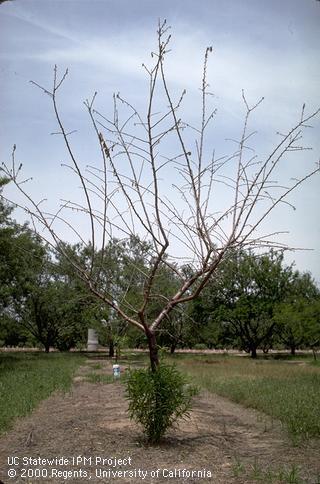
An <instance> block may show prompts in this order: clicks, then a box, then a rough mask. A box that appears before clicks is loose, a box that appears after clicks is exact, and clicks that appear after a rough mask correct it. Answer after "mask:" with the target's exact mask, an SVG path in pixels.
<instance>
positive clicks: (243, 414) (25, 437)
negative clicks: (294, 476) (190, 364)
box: [0, 359, 320, 484]
mask: <svg viewBox="0 0 320 484" xmlns="http://www.w3.org/2000/svg"><path fill="white" fill-rule="evenodd" d="M95 363H97V361H92V360H88V361H87V363H86V366H84V367H82V368H80V370H79V372H78V374H77V375H76V377H75V380H74V385H73V387H72V390H71V391H70V392H69V393H67V394H65V395H64V394H54V395H52V396H51V397H50V398H48V399H47V400H45V401H43V402H42V403H41V404H40V405H39V406H38V407H37V409H36V410H34V411H33V413H32V414H31V415H29V416H28V417H26V418H23V419H20V420H19V421H18V422H17V423H16V424H15V426H14V428H13V429H12V430H11V431H9V432H7V433H6V434H4V435H3V436H2V439H1V440H0V479H1V480H2V482H3V483H4V484H7V483H8V482H15V483H32V484H33V483H38V484H39V483H41V484H45V483H57V484H60V483H68V482H72V483H79V484H82V483H86V482H91V483H98V482H99V483H111V482H121V483H140V482H147V483H164V482H166V483H170V482H177V483H188V484H192V483H209V482H213V483H215V484H220V483H225V484H229V483H230V484H232V483H239V484H242V483H253V482H263V483H265V482H274V483H276V482H279V483H280V482H296V481H294V480H292V481H288V480H283V478H281V477H280V474H279V472H280V471H279V470H281V469H282V470H284V469H288V470H290V469H291V470H292V469H299V474H300V475H302V476H303V478H304V482H308V483H312V484H316V483H318V482H319V476H320V459H319V455H320V452H319V450H320V445H319V442H313V443H309V444H308V445H306V446H302V447H301V446H300V447H294V446H293V445H292V443H291V442H290V440H289V439H288V437H287V435H286V434H285V432H284V431H282V430H281V426H280V424H279V423H278V422H274V421H273V422H271V421H270V419H269V418H268V417H266V416H265V415H264V414H261V413H258V412H256V411H253V410H250V409H246V408H243V407H242V406H240V405H237V404H234V403H232V402H230V401H229V400H227V399H224V398H222V397H219V396H217V395H213V394H209V393H207V392H202V393H201V394H200V396H198V397H197V398H196V399H195V405H194V409H193V411H192V415H191V418H190V419H189V420H187V421H182V422H181V423H180V424H179V426H178V427H177V428H176V429H173V430H171V431H170V432H169V433H168V435H167V436H166V438H165V439H164V441H163V443H162V444H161V445H160V446H157V447H152V446H148V445H146V444H145V443H144V441H143V438H142V434H141V429H139V428H138V427H137V425H136V424H134V423H132V422H131V421H130V420H129V418H128V416H127V402H126V400H125V397H124V389H123V386H122V385H121V383H120V382H119V381H117V382H114V383H111V384H101V383H95V384H93V383H88V382H86V381H85V375H86V373H88V371H90V368H91V369H92V365H94V364H95ZM99 363H100V364H102V368H101V369H99V370H95V371H96V372H97V373H103V374H109V375H110V374H111V363H110V361H106V360H103V359H101V360H99ZM91 371H92V370H91ZM13 457H15V458H18V459H16V461H15V462H12V461H11V462H10V463H8V458H13ZM39 457H40V458H41V459H54V458H58V459H59V458H61V457H64V458H65V459H66V460H65V462H64V463H62V462H61V461H60V462H58V463H57V464H56V463H51V464H50V463H48V462H40V463H39V462H38V461H32V462H31V463H28V465H24V464H26V460H23V459H24V458H25V459H26V458H28V459H29V458H32V459H38V458H39ZM84 457H86V458H87V460H86V461H84ZM73 458H74V461H73V460H72V459H73ZM77 459H78V460H77ZM96 459H97V460H96ZM102 459H106V460H105V462H103V461H102ZM107 459H110V460H109V461H107ZM116 459H118V460H117V461H115V460H116ZM28 462H29V461H28ZM14 464H17V465H14ZM9 469H11V472H12V469H14V471H15V472H16V477H13V478H9V477H8V472H9ZM28 469H29V471H28ZM36 469H38V471H36ZM158 469H159V471H158V474H157V470H158ZM192 471H193V473H192ZM28 472H29V476H28ZM67 472H69V474H67ZM120 472H122V475H121V474H120ZM268 472H269V474H267V473H268ZM37 473H38V474H39V473H40V475H41V476H42V477H41V476H40V477H36V474H37ZM59 473H60V474H59ZM271 473H272V475H273V479H272V480H271V478H270V480H267V476H268V475H269V476H270V475H271ZM210 474H211V475H210ZM276 476H278V477H276ZM317 476H318V477H317Z"/></svg>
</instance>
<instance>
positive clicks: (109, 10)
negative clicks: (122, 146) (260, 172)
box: [0, 0, 320, 283]
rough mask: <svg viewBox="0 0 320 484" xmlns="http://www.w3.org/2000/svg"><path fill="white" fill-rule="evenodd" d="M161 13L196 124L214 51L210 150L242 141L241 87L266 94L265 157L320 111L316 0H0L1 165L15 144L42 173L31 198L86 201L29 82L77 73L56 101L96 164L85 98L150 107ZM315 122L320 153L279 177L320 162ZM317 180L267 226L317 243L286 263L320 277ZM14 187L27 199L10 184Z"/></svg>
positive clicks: (173, 81)
mask: <svg viewBox="0 0 320 484" xmlns="http://www.w3.org/2000/svg"><path fill="white" fill-rule="evenodd" d="M159 18H161V19H166V20H167V23H168V25H170V26H171V34H172V41H171V52H170V54H169V56H168V61H167V79H168V83H169V84H170V88H171V89H172V91H173V93H174V94H177V93H179V92H181V91H182V90H183V89H186V90H187V95H186V100H185V104H184V108H183V115H184V117H185V118H186V119H188V120H190V123H191V124H192V123H197V122H198V120H199V116H200V111H199V106H200V104H199V103H201V98H200V94H199V87H200V84H201V77H202V65H203V55H204V51H205V49H206V47H207V46H212V47H213V53H212V55H211V58H210V62H209V65H208V79H209V82H210V90H211V91H212V92H213V93H214V97H213V103H214V107H215V108H217V115H216V117H215V120H214V128H213V129H212V133H211V132H210V136H208V139H207V140H206V141H207V144H208V145H210V147H208V154H209V152H210V153H211V150H212V149H215V150H216V152H217V153H218V154H219V155H222V154H225V153H228V152H229V151H230V149H231V148H230V141H227V140H228V139H230V138H236V139H239V137H240V136H241V130H242V126H243V118H244V105H243V101H242V97H241V93H242V90H244V91H245V95H246V98H247V99H248V100H249V102H250V103H251V104H254V103H255V102H256V101H258V99H259V98H260V97H261V96H263V97H264V102H263V103H262V105H261V106H259V109H258V110H257V112H255V113H254V115H253V120H252V129H255V130H257V132H258V134H257V136H256V141H255V146H254V148H255V149H256V151H257V152H259V153H261V156H263V154H266V153H268V152H269V151H270V149H272V146H274V143H275V140H277V136H278V135H277V134H276V133H277V132H284V131H286V130H288V129H289V128H290V126H291V125H293V124H294V123H295V122H296V121H297V120H298V119H299V115H300V113H301V107H302V105H303V104H304V103H305V104H306V112H312V111H313V110H316V109H317V108H318V107H319V106H320V95H319V94H320V62H319V59H320V55H319V54H320V47H319V38H320V2H319V1H317V0H282V1H281V2H279V0H269V1H268V2H266V1H262V0H224V1H221V0H197V1H196V0H183V1H182V0H162V1H158V0H139V1H138V0H117V1H116V0H13V1H6V2H4V3H2V4H0V105H1V109H0V160H1V162H5V163H10V157H11V152H12V146H13V145H14V144H15V145H16V146H17V151H16V153H17V159H18V161H19V162H20V161H21V162H22V163H23V170H24V174H25V176H26V177H29V176H30V177H32V178H33V180H32V181H31V182H30V192H31V194H32V196H33V197H34V198H36V199H38V200H40V199H42V198H44V197H46V198H48V200H59V199H60V198H64V199H66V198H67V199H69V198H70V199H71V198H72V199H77V197H78V191H77V190H78V187H77V184H74V182H73V181H72V179H71V176H70V173H68V171H66V170H63V169H61V167H60V165H61V163H67V162H68V161H67V153H66V150H65V148H64V146H63V143H62V140H61V138H60V137H59V136H53V135H52V134H51V133H52V132H56V131H57V123H56V120H55V118H54V115H53V112H52V106H51V104H50V98H49V96H46V95H45V94H43V93H42V92H41V91H40V90H39V89H37V88H36V87H35V86H34V85H33V84H31V83H30V82H29V81H30V80H33V81H35V82H37V83H38V84H40V85H41V86H44V87H45V88H47V89H49V90H50V87H51V86H52V79H53V67H54V65H55V64H56V65H57V66H58V69H59V72H61V73H63V72H64V70H65V69H66V68H68V70H69V74H68V77H67V79H66V81H65V83H64V85H63V89H61V94H60V97H59V103H60V106H61V112H62V115H63V120H64V122H65V123H66V126H67V129H68V130H70V131H71V130H76V133H75V134H74V135H72V143H73V146H74V147H75V151H76V153H77V155H78V156H79V158H80V159H81V162H83V163H84V164H86V163H87V164H92V163H94V162H95V156H96V155H95V151H94V148H93V146H94V144H93V143H94V139H93V138H92V129H91V128H90V124H89V123H88V116H87V114H86V111H85V108H84V105H83V101H85V100H86V99H90V98H91V97H92V95H93V93H94V92H95V91H97V92H98V95H97V103H98V106H99V110H100V111H102V112H103V113H109V114H110V112H112V107H113V100H112V96H113V93H118V92H120V93H121V95H124V96H125V98H126V99H127V100H129V101H130V103H132V104H133V105H134V106H135V107H136V108H137V109H138V110H141V111H142V112H143V111H145V108H146V96H147V93H148V78H147V76H146V72H145V70H144V69H143V68H142V63H145V64H147V65H149V64H150V62H151V61H152V58H151V56H150V53H151V52H152V51H153V50H154V49H155V48H156V42H157V39H156V29H157V23H158V19H159ZM312 125H313V128H312V129H311V128H310V130H308V131H307V133H306V138H305V143H306V145H307V146H311V147H312V148H313V150H312V151H306V152H303V153H302V154H300V155H299V156H298V157H296V158H294V160H293V162H292V163H293V164H292V165H289V164H285V165H284V168H283V172H281V171H280V178H281V176H283V177H285V175H287V174H288V171H290V175H291V170H292V176H295V174H296V172H297V173H298V174H299V173H300V174H301V173H302V172H303V170H304V169H306V170H307V169H308V167H312V166H315V163H316V162H317V161H318V160H319V157H320V136H319V128H320V122H319V117H318V118H317V119H315V120H313V123H312ZM169 147H170V146H168V148H169ZM304 167H306V168H304ZM170 176H171V175H170V174H169V177H170ZM319 176H320V174H317V175H316V176H315V177H313V179H311V180H308V181H307V182H306V184H305V185H304V186H302V187H300V188H299V189H298V190H297V191H296V192H294V194H292V195H291V197H290V200H289V201H290V202H291V203H292V204H294V206H295V210H291V209H290V208H289V207H285V208H282V209H281V210H279V211H278V212H277V213H275V215H274V216H273V217H270V219H269V220H268V223H267V227H266V230H267V231H269V232H272V231H276V230H286V231H289V234H288V235H285V236H284V239H283V240H284V242H285V243H288V244H289V245H290V246H293V247H302V248H307V249H312V250H304V251H297V252H294V253H293V252H290V253H288V254H287V255H286V261H287V262H288V263H291V262H292V261H293V260H294V261H295V263H296V267H297V269H299V270H301V271H310V272H311V273H312V275H313V276H314V277H315V278H316V280H317V281H318V283H319V282H320V217H319V214H318V207H319V206H320V190H319ZM280 181H281V179H280ZM7 193H8V197H9V198H11V199H13V200H15V201H16V200H18V201H19V198H18V199H16V198H15V197H16V196H17V195H16V194H15V193H14V190H13V188H12V187H9V188H8V190H7ZM221 196H222V197H223V194H221ZM48 203H51V202H48ZM52 203H53V202H52ZM177 203H178V202H177ZM74 217H75V218H74V220H75V221H77V222H76V223H79V224H80V225H81V224H82V221H81V220H80V218H79V219H77V217H76V215H75V216H74ZM16 218H17V220H18V221H20V222H22V221H23V220H24V219H25V215H23V214H22V213H19V211H17V212H16ZM82 228H83V230H86V229H85V227H82ZM65 236H66V237H68V235H67V233H66V235H65Z"/></svg>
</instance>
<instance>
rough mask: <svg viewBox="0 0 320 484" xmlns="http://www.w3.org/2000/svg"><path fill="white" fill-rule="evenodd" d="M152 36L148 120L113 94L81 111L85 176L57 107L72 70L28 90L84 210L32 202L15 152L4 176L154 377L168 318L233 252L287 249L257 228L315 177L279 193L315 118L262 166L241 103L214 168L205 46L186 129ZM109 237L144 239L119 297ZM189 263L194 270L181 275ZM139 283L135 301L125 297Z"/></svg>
mask: <svg viewBox="0 0 320 484" xmlns="http://www.w3.org/2000/svg"><path fill="white" fill-rule="evenodd" d="M157 34H158V36H157V41H158V44H157V49H156V50H155V52H153V53H152V60H151V62H152V64H151V65H150V66H144V68H145V72H146V75H147V78H148V92H147V106H146V112H145V113H140V112H138V110H137V109H136V108H135V107H134V106H132V104H130V102H129V101H127V100H126V99H124V98H123V97H122V96H121V95H120V94H117V95H115V96H114V98H113V113H112V114H111V115H108V114H105V113H103V112H102V111H101V110H99V109H98V107H96V104H97V95H96V93H95V94H94V96H93V97H92V99H91V100H87V101H86V102H85V107H86V109H87V112H88V115H89V120H90V122H91V125H92V128H93V129H92V133H93V135H95V137H96V141H97V153H98V152H99V154H100V162H98V161H94V162H93V164H91V165H90V166H86V167H84V166H83V163H82V162H81V160H80V159H79V158H78V157H77V154H76V150H75V148H74V146H73V142H72V137H71V136H72V135H71V131H72V129H73V127H70V126H66V124H65V122H64V120H63V110H62V109H61V106H60V103H59V93H60V91H61V90H62V89H63V85H64V83H65V81H66V77H67V74H68V71H66V72H65V73H64V74H63V75H62V76H59V72H58V69H57V67H55V68H54V79H53V87H52V88H47V87H43V86H39V85H38V84H37V83H36V82H34V81H33V84H34V85H36V86H38V87H39V88H40V89H41V90H42V91H43V93H45V94H46V95H47V96H48V99H50V101H51V103H52V106H53V112H54V115H55V118H56V121H57V133H58V134H59V135H60V136H61V138H62V140H63V141H64V144H65V147H66V151H67V153H68V156H69V160H70V163H69V165H68V166H69V168H70V169H71V170H72V172H73V174H74V175H75V177H76V179H77V182H78V183H80V185H81V187H82V195H83V198H82V200H70V199H69V198H68V195H66V197H65V199H64V200H63V201H61V203H60V204H59V203H58V207H57V209H56V211H50V210H49V209H48V208H46V202H45V201H44V200H43V199H41V198H39V200H35V199H34V198H32V197H31V195H30V193H29V192H28V189H27V184H25V183H24V182H25V180H24V179H23V177H22V170H21V164H20V163H19V162H18V161H17V160H16V148H15V147H14V150H13V154H12V163H11V164H10V165H9V164H8V163H6V164H4V165H3V170H4V173H5V176H6V177H8V178H9V179H10V180H11V182H12V183H13V184H14V185H15V187H16V189H17V190H18V191H19V192H20V195H23V196H24V197H25V204H24V203H21V204H20V205H21V206H22V208H24V209H25V211H26V212H27V214H28V215H29V217H30V219H31V221H32V223H33V224H34V229H35V230H36V231H37V232H38V233H39V234H40V235H41V237H43V238H45V239H46V241H47V243H49V244H51V245H52V246H54V248H55V250H57V251H58V252H60V253H61V254H62V255H63V256H64V257H65V258H66V259H68V261H69V263H70V266H72V267H73V270H74V272H75V273H76V274H77V275H78V277H79V278H80V279H81V280H82V281H83V282H84V283H85V284H86V285H87V287H88V288H89V289H90V291H91V292H92V293H93V294H94V295H95V296H96V297H97V298H98V299H100V301H101V302H102V304H105V305H107V306H109V307H110V308H111V309H112V310H113V311H115V312H116V313H117V314H118V316H119V318H122V319H123V320H124V321H126V323H127V324H129V325H132V326H134V327H135V328H137V329H138V330H139V331H141V332H142V333H143V334H144V335H145V337H146V339H147V341H148V346H149V353H150V363H151V368H152V370H153V371H154V372H155V371H156V370H157V367H158V364H159V359H158V349H157V341H156V333H157V330H158V329H159V328H160V327H161V326H162V325H163V324H164V322H165V321H166V320H167V318H168V317H169V315H170V314H171V313H172V312H173V311H174V310H176V308H178V307H179V306H181V305H183V304H185V303H187V302H189V301H191V300H193V299H195V298H197V297H198V296H199V295H200V293H201V291H202V290H203V289H204V288H205V287H206V285H207V284H208V283H209V281H210V280H211V279H212V277H214V275H215V273H216V271H217V269H218V267H219V265H220V264H221V262H222V261H223V260H224V259H225V258H226V257H227V256H228V254H230V252H234V251H238V250H240V249H245V248H252V249H255V248H259V249H263V248H268V249H270V248H271V247H273V248H283V247H284V244H282V243H281V242H279V233H278V232H276V233H272V234H270V233H268V231H264V225H263V223H264V222H265V221H266V220H267V218H268V217H269V216H270V215H271V214H272V213H273V212H274V211H275V209H277V208H278V207H279V205H281V204H282V203H288V201H287V200H286V198H287V196H288V195H290V194H292V192H293V191H294V190H295V189H296V188H297V187H299V186H300V185H301V184H302V183H303V182H306V181H307V180H308V179H309V178H310V177H311V176H313V175H314V174H315V173H317V172H318V171H319V166H318V165H317V166H316V167H315V168H310V169H308V168H306V169H305V173H304V175H302V176H301V177H300V178H295V179H293V178H292V176H293V174H292V173H290V177H289V176H288V180H287V183H283V182H282V180H281V183H279V184H277V183H276V181H277V180H278V179H279V176H280V175H279V171H280V169H281V164H282V162H283V161H284V160H285V161H286V162H288V158H289V155H291V156H293V155H294V154H295V152H301V151H303V150H304V149H305V148H304V146H303V145H302V136H303V132H304V131H305V130H306V129H308V128H309V126H310V123H311V121H312V120H313V119H314V118H315V117H316V116H318V114H319V110H316V111H315V112H311V113H307V112H306V109H305V106H303V107H302V110H301V113H300V115H299V116H298V119H297V120H296V121H293V123H292V127H291V128H290V129H289V130H287V131H285V132H283V131H282V134H281V135H279V138H277V139H276V141H275V143H274V146H273V148H272V149H271V151H270V153H269V154H268V155H267V156H264V157H260V156H259V157H258V156H257V155H255V154H254V153H253V147H252V143H253V135H254V132H253V131H252V129H251V127H250V126H251V116H252V113H253V112H254V111H256V110H257V109H258V108H260V106H261V103H262V101H263V99H260V100H258V101H257V102H254V103H253V104H251V103H250V102H249V101H248V99H247V97H246V95H245V94H244V93H242V99H243V108H244V120H243V126H242V128H241V130H240V136H239V139H238V140H235V141H236V148H235V151H234V152H232V153H230V154H228V155H225V156H222V157H219V158H216V157H215V154H213V155H212V156H211V155H210V156H209V155H208V152H209V147H208V146H207V142H208V139H209V132H208V130H209V128H210V126H211V121H212V120H213V119H214V118H215V115H216V112H215V109H214V108H213V109H212V110H211V109H209V107H208V104H209V95H210V91H209V85H208V82H207V64H208V57H209V55H210V54H211V52H212V47H208V48H207V49H206V51H205V56H204V68H203V74H202V82H201V98H200V102H199V105H200V106H199V107H200V108H199V123H198V124H197V125H195V126H193V125H192V123H188V122H186V121H185V120H183V119H182V118H181V116H180V113H179V110H180V108H181V106H182V104H183V100H184V97H185V95H186V92H185V91H183V92H182V93H181V94H179V95H178V96H176V95H175V94H173V91H172V89H171V87H170V86H169V83H168V80H167V77H166V71H165V68H166V57H167V56H168V54H169V43H170V37H171V36H170V35H168V27H167V25H166V22H163V23H159V28H158V32H157ZM161 104H162V109H161ZM249 145H251V146H249ZM211 148H212V147H210V152H211V153H212V151H211ZM169 149H170V150H171V152H170V154H169V153H168V150H169ZM97 153H96V154H97ZM96 154H93V156H92V159H93V160H95V159H96ZM314 161H315V160H312V159H311V162H312V163H314ZM289 171H290V169H287V172H289ZM219 185H220V186H222V187H223V189H224V196H223V201H221V199H220V198H221V197H220V196H219V195H217V193H219ZM75 211H77V212H79V213H80V214H83V215H84V216H87V217H88V221H89V225H90V236H89V241H88V240H87V234H84V233H80V229H79V227H77V226H75V224H74V212H75ZM61 224H62V225H63V224H64V225H65V226H66V227H67V228H68V229H69V230H71V231H72V232H73V235H74V237H77V238H78V239H79V242H81V243H82V244H83V245H84V246H85V247H86V248H87V254H88V257H87V259H86V260H85V261H83V262H79V260H78V259H77V258H75V257H73V255H72V253H69V252H67V251H66V250H65V244H64V241H63V240H62V235H61V232H59V227H60V228H61ZM114 237H115V238H117V239H118V240H119V241H130V240H132V239H134V240H137V241H139V242H138V245H140V252H141V253H143V259H144V260H143V263H140V262H141V261H140V262H139V261H138V262H137V261H136V260H135V259H134V258H133V259H130V261H129V262H128V263H129V264H130V267H131V268H130V274H128V277H127V279H126V280H125V281H124V280H123V281H122V285H121V286H119V285H116V287H115V286H113V285H112V284H111V285H110V284H109V282H110V281H108V278H107V276H106V275H105V274H104V267H105V265H104V261H105V260H106V259H107V258H108V255H109V251H110V250H111V248H110V246H109V245H108V242H109V241H110V240H112V238H114ZM119 243H121V242H119ZM146 244H147V250H145V245H146ZM97 254H98V255H97ZM187 265H188V266H189V268H190V271H186V270H185V267H186V266H187ZM164 268H166V270H168V271H170V272H171V273H172V274H173V275H174V277H175V278H176V280H177V281H178V284H177V285H174V286H173V287H172V292H170V293H167V294H166V295H163V294H157V293H156V291H155V287H156V281H157V278H158V274H159V273H161V271H163V270H164ZM135 285H137V289H138V290H137V293H138V294H137V295H138V296H139V297H135V298H133V299H132V298H131V288H132V287H133V286H135ZM119 287H121V290H120V291H119ZM155 298H157V300H158V301H161V305H159V306H158V309H157V311H158V312H157V314H156V315H155V314H154V313H153V311H150V307H151V306H152V305H153V304H154V301H155ZM151 315H152V316H151Z"/></svg>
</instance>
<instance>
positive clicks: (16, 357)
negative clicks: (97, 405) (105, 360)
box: [0, 352, 83, 433]
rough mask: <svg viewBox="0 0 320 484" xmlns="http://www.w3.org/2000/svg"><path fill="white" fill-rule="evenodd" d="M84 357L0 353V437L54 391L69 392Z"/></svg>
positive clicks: (56, 354) (77, 355) (74, 355)
mask: <svg viewBox="0 0 320 484" xmlns="http://www.w3.org/2000/svg"><path fill="white" fill-rule="evenodd" d="M82 363H83V357H82V356H81V355H80V354H75V353H73V354H66V353H50V354H45V353H22V352H17V353H0V409H1V411H0V433H1V432H4V431H5V430H8V429H9V428H10V427H11V426H12V425H13V423H14V421H15V419H16V418H18V417H22V416H25V415H27V414H28V413H29V412H31V411H32V410H33V409H34V408H35V407H36V406H37V404H38V403H39V402H40V401H41V400H44V399H45V398H47V397H48V396H49V395H50V394H51V393H53V392H54V391H57V390H60V391H63V392H66V391H67V390H68V389H69V388H70V387H71V384H72V378H73V374H74V372H75V370H76V369H77V368H78V366H79V365H81V364H82Z"/></svg>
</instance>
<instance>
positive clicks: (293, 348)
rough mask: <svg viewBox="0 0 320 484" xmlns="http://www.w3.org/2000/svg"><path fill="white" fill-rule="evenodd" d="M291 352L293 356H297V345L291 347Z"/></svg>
mask: <svg viewBox="0 0 320 484" xmlns="http://www.w3.org/2000/svg"><path fill="white" fill-rule="evenodd" d="M290 353H291V355H292V356H295V354H296V347H295V346H291V347H290Z"/></svg>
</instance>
